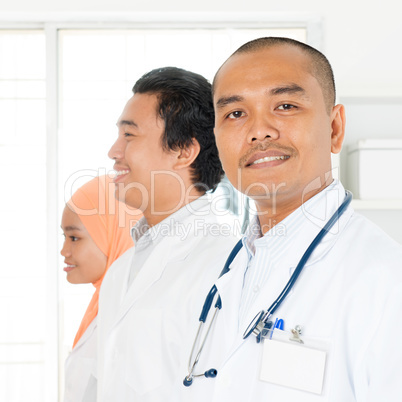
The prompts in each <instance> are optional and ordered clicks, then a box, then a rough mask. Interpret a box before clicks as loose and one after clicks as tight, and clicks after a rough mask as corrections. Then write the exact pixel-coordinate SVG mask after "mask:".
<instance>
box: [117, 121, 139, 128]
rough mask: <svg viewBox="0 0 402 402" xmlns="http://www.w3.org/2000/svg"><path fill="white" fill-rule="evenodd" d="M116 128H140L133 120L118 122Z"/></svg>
mask: <svg viewBox="0 0 402 402" xmlns="http://www.w3.org/2000/svg"><path fill="white" fill-rule="evenodd" d="M116 126H133V127H138V124H137V123H136V122H134V121H133V120H120V121H119V122H117V124H116Z"/></svg>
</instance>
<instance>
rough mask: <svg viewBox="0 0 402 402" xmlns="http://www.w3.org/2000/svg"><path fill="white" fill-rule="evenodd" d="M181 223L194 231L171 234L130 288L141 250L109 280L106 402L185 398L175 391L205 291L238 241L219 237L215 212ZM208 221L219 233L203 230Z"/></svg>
mask: <svg viewBox="0 0 402 402" xmlns="http://www.w3.org/2000/svg"><path fill="white" fill-rule="evenodd" d="M181 223H182V224H183V225H184V227H186V228H190V227H191V228H192V229H191V230H189V233H188V235H187V236H186V237H185V238H184V239H183V238H182V236H180V235H173V236H166V237H164V238H163V239H162V240H161V241H160V243H158V245H157V246H156V248H155V249H154V251H153V253H152V254H151V255H150V256H149V258H148V259H147V260H146V261H145V263H144V265H143V267H142V268H141V270H140V272H139V273H138V275H137V276H136V278H135V279H134V282H133V283H132V285H131V287H130V288H129V289H128V290H127V283H128V276H129V271H130V266H131V260H132V258H133V255H134V249H131V250H129V251H127V252H126V253H125V254H124V255H123V256H122V257H120V258H119V259H118V260H117V261H115V263H114V264H113V265H112V266H111V268H110V269H109V271H108V273H107V275H106V277H105V279H104V281H103V283H102V287H101V292H100V299H99V301H100V304H99V313H98V330H99V338H98V340H99V349H98V350H99V355H98V357H99V365H98V373H99V381H98V401H102V402H116V401H118V402H125V401H130V402H133V401H141V402H148V401H152V402H159V401H164V402H166V401H175V402H176V401H177V397H176V396H175V394H174V393H173V390H174V389H178V386H179V385H180V384H181V383H182V381H183V378H184V375H185V373H184V372H183V370H184V368H185V367H186V366H187V360H188V353H189V343H191V342H192V339H193V337H194V336H195V332H196V330H197V325H198V317H199V313H200V311H201V307H202V304H203V301H204V297H205V294H206V293H207V292H208V291H209V289H210V288H211V286H212V285H213V284H214V281H215V280H216V278H217V277H218V276H219V273H220V271H221V270H222V268H223V266H224V263H225V261H226V258H227V256H228V254H229V252H230V250H231V249H232V247H233V246H234V244H235V243H236V241H237V238H236V237H234V236H233V235H230V236H227V235H226V236H222V235H220V236H219V235H217V233H216V232H217V229H218V225H217V221H216V219H215V217H214V216H213V215H211V214H209V215H207V216H197V215H192V216H190V217H188V218H186V219H185V220H184V221H183V222H181ZM207 225H214V226H213V227H214V228H215V229H214V230H215V233H214V232H213V231H212V233H207V232H203V230H202V229H201V228H206V227H207ZM190 347H191V346H190ZM179 367H180V369H179Z"/></svg>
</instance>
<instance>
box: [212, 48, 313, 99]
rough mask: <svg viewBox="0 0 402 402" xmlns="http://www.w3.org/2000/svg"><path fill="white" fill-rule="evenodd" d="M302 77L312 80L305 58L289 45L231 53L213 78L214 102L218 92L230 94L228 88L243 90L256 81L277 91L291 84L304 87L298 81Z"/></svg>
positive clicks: (309, 66) (309, 65) (306, 58)
mask: <svg viewBox="0 0 402 402" xmlns="http://www.w3.org/2000/svg"><path fill="white" fill-rule="evenodd" d="M305 74H306V75H309V76H311V78H313V79H314V80H316V78H315V76H314V75H313V74H312V72H311V63H309V59H308V57H307V56H306V55H305V54H303V53H302V52H301V51H300V50H299V49H297V48H295V49H294V48H292V47H291V46H282V45H278V46H274V47H272V48H267V49H259V50H254V51H250V52H245V53H239V54H235V55H233V56H231V57H230V58H229V59H228V60H227V61H226V62H225V63H224V64H223V65H222V67H221V68H220V70H219V71H218V73H217V75H216V77H215V82H214V101H216V99H217V97H216V96H217V95H218V98H219V97H220V94H221V93H222V92H226V91H231V88H241V89H245V90H247V85H249V84H250V82H253V81H254V82H257V83H258V81H259V80H261V81H262V83H263V84H264V86H265V84H266V85H267V86H272V87H279V88H280V87H287V86H288V85H287V84H288V83H293V84H292V85H299V86H300V87H302V88H304V85H302V79H301V78H302V76H304V77H305V76H306V75H305ZM299 78H300V82H299ZM217 92H219V94H218V93H217ZM233 95H235V94H233Z"/></svg>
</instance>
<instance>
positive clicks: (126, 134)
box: [124, 133, 133, 137]
mask: <svg viewBox="0 0 402 402" xmlns="http://www.w3.org/2000/svg"><path fill="white" fill-rule="evenodd" d="M124 136H125V137H132V136H133V135H132V134H130V133H124Z"/></svg>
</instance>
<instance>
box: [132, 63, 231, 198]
mask: <svg viewBox="0 0 402 402" xmlns="http://www.w3.org/2000/svg"><path fill="white" fill-rule="evenodd" d="M133 93H134V94H136V93H139V94H153V95H156V96H157V98H158V106H157V108H158V110H157V114H158V115H159V116H160V118H161V119H162V120H163V121H164V123H165V130H164V133H163V135H162V147H163V148H164V149H165V150H178V149H183V148H186V147H188V146H189V145H191V144H192V141H193V139H196V140H197V141H198V143H199V144H200V153H199V155H198V156H197V158H196V159H195V161H194V162H193V163H192V165H191V168H192V172H193V173H192V179H193V183H194V184H195V187H196V189H197V190H199V191H202V192H205V191H207V190H211V189H212V190H215V188H216V186H217V185H218V183H219V182H220V181H221V179H222V177H223V174H224V172H223V169H222V165H221V162H220V160H219V155H218V149H217V147H216V143H215V136H214V131H213V129H214V118H215V115H214V108H213V102H212V93H211V84H210V83H209V82H208V81H207V80H206V79H205V78H204V77H203V76H201V75H199V74H195V73H192V72H190V71H187V70H183V69H181V68H176V67H164V68H158V69H155V70H152V71H150V72H149V73H147V74H145V75H143V76H142V77H141V78H140V79H139V80H138V81H137V82H136V83H135V85H134V87H133Z"/></svg>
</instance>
